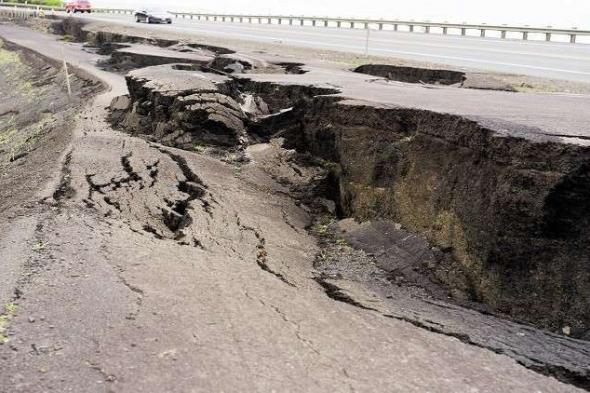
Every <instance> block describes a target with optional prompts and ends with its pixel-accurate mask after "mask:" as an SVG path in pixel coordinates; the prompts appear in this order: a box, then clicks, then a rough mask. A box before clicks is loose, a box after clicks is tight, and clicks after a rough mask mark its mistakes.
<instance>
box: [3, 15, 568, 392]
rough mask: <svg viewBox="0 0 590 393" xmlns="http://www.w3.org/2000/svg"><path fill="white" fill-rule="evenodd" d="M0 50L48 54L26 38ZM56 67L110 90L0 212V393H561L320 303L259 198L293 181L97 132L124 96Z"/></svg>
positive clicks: (512, 367) (277, 196)
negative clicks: (18, 201)
mask: <svg viewBox="0 0 590 393" xmlns="http://www.w3.org/2000/svg"><path fill="white" fill-rule="evenodd" d="M0 33H1V34H2V35H11V37H10V38H11V40H13V41H16V42H18V44H19V45H23V46H26V47H28V48H30V49H32V50H35V51H39V52H41V53H44V54H45V55H46V56H49V57H54V56H55V54H59V53H60V50H61V49H60V46H61V44H60V43H59V42H58V41H56V40H55V39H54V38H53V37H49V36H45V35H42V34H39V33H33V32H31V31H27V30H21V29H12V28H10V27H7V26H2V29H1V30H0ZM65 51H66V53H67V56H68V57H69V58H71V59H72V63H73V65H75V66H76V67H78V68H79V69H81V70H83V71H84V72H86V73H90V74H92V75H94V76H95V77H97V78H99V79H101V80H102V81H103V82H104V83H105V84H107V85H108V86H109V87H110V89H109V90H108V91H107V92H105V93H102V94H101V95H99V96H98V97H96V98H95V99H92V100H89V101H88V102H87V103H86V105H85V106H84V108H83V109H82V112H81V113H80V115H79V116H78V119H77V122H76V124H75V127H74V130H73V134H72V136H71V140H70V145H69V146H68V147H67V148H66V149H65V151H64V153H63V155H62V163H61V166H59V167H56V168H55V170H54V171H52V176H50V177H48V179H47V181H48V184H47V185H41V184H39V185H38V189H37V195H36V200H37V201H43V202H42V203H36V204H34V205H32V206H31V207H30V208H28V209H27V210H25V211H19V212H18V213H14V214H9V213H10V212H11V210H10V209H9V210H8V211H4V212H2V221H1V222H0V229H1V231H0V249H11V250H15V251H16V248H14V247H12V246H11V245H14V244H18V245H19V246H20V248H19V249H18V252H13V253H8V254H3V261H2V265H1V269H12V270H16V271H19V272H20V274H19V275H18V278H17V279H15V275H8V276H6V277H7V278H5V279H4V277H5V276H3V275H2V276H0V277H3V281H2V282H1V284H2V286H3V287H10V288H16V291H14V294H13V296H12V298H11V299H4V298H3V299H1V301H2V303H4V304H6V303H8V302H14V303H15V304H16V305H17V311H16V312H15V314H14V316H13V317H12V318H11V320H10V323H9V326H8V329H7V334H8V336H9V341H8V342H7V343H6V344H4V345H0V359H1V362H2V367H1V368H0V391H2V392H6V393H8V392H10V393H13V392H27V393H29V392H33V393H35V392H46V391H59V392H145V391H149V392H221V391H224V392H238V391H239V392H244V391H248V392H271V391H289V392H315V391H317V392H320V391H337V392H349V391H350V392H354V391H359V392H360V391H365V392H369V391H370V392H376V391H382V392H425V391H433V392H434V391H436V392H506V391H513V392H568V391H572V392H573V391H578V389H576V388H574V387H572V386H570V385H566V384H563V383H561V382H558V381H557V380H556V379H554V378H551V377H546V376H543V375H540V374H538V373H535V372H533V371H530V370H528V369H526V368H524V367H523V366H521V365H519V364H517V363H516V361H514V360H513V359H511V358H509V357H507V356H504V355H499V354H496V353H493V352H491V351H489V350H486V349H482V348H478V347H476V346H471V345H468V344H465V343H463V342H461V341H459V340H458V339H456V338H453V337H449V336H446V335H442V334H436V333H433V332H430V331H428V330H425V329H422V328H420V327H417V326H414V325H413V324H411V323H407V322H405V321H401V320H396V319H392V318H386V317H384V316H383V315H382V314H381V313H380V312H376V311H372V310H367V309H363V308H359V307H355V306H353V305H350V304H347V303H344V302H341V301H336V300H334V299H332V298H330V297H329V296H327V295H326V291H325V288H323V287H322V286H321V285H319V284H318V283H317V282H316V281H315V280H314V277H313V273H312V270H313V261H314V258H315V255H316V253H317V251H318V246H317V244H316V240H315V239H314V238H313V237H312V236H310V235H309V234H308V233H307V231H306V230H305V228H306V226H308V225H309V224H310V220H311V217H310V216H309V213H308V212H307V211H306V210H305V209H303V208H302V207H301V206H298V204H297V203H296V201H295V200H294V199H293V198H290V197H289V195H288V193H287V192H286V190H285V186H283V185H281V184H279V183H277V182H276V181H275V180H274V177H276V174H277V173H279V174H282V175H285V176H289V174H290V173H291V172H292V171H293V168H292V167H290V166H289V165H287V164H286V163H285V162H283V161H281V160H277V156H280V155H282V154H283V153H284V149H282V148H281V147H280V146H278V145H275V144H272V143H269V144H260V145H254V146H251V147H250V148H249V149H250V150H249V154H250V155H251V156H252V157H253V160H252V161H251V163H249V164H246V165H244V166H236V165H232V164H231V163H227V162H224V161H223V160H220V159H218V158H215V157H212V156H208V155H205V154H197V153H188V152H184V151H180V150H175V149H172V148H166V147H162V146H159V145H155V144H152V143H148V142H146V141H144V140H142V139H139V138H135V137H131V136H129V135H126V134H123V133H120V132H117V131H114V130H112V129H111V128H110V126H109V125H108V123H107V122H106V120H105V118H106V114H107V113H106V109H105V107H106V106H107V105H108V103H109V102H110V100H111V98H113V97H114V96H116V95H119V94H121V92H122V91H124V88H125V86H124V84H123V79H122V78H121V77H119V76H117V75H114V74H109V73H106V72H104V71H101V70H98V69H97V68H95V67H94V65H93V64H94V63H93V62H94V61H95V60H96V58H95V56H94V55H92V54H89V53H86V52H82V51H80V50H79V49H78V47H76V46H67V47H66V48H65ZM68 157H69V158H68ZM156 169H157V170H156ZM299 170H300V171H301V170H303V171H304V172H303V174H304V176H312V175H313V173H310V172H306V171H307V169H305V168H303V169H299ZM309 171H311V169H309ZM89 179H90V181H89ZM197 179H198V181H196V180H197ZM189 185H196V186H198V188H193V191H194V190H196V189H198V190H200V191H194V193H193V192H187V191H186V190H187V187H188V186H189ZM60 187H64V188H63V189H64V190H67V191H68V192H67V193H65V194H62V193H58V195H57V196H56V195H55V194H54V190H56V189H60ZM183 190H184V191H183ZM187 196H188V197H187ZM179 201H180V202H183V201H184V203H185V204H186V206H185V208H184V209H182V208H180V205H179ZM181 204H182V203H181ZM165 209H169V210H172V213H170V214H169V215H168V217H172V218H173V219H169V220H165V219H162V217H163V215H162V214H161V213H162V211H163V210H165ZM164 216H166V215H164ZM179 216H180V217H179ZM171 223H176V224H174V225H171ZM179 223H180V224H179ZM349 290H350V291H352V292H354V291H355V288H353V287H351V288H349ZM0 293H1V294H4V291H2V292H0ZM368 301H370V300H368Z"/></svg>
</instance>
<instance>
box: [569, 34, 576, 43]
mask: <svg viewBox="0 0 590 393" xmlns="http://www.w3.org/2000/svg"><path fill="white" fill-rule="evenodd" d="M570 43H572V44H575V43H576V35H575V34H570Z"/></svg>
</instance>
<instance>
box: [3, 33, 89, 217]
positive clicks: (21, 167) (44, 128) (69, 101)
mask: <svg viewBox="0 0 590 393" xmlns="http://www.w3.org/2000/svg"><path fill="white" fill-rule="evenodd" d="M0 71H1V72H0V90H1V93H0V96H1V99H0V173H2V176H1V177H0V212H3V211H4V210H6V209H9V208H11V207H18V206H21V205H22V204H23V202H26V200H32V199H34V198H35V196H36V195H37V193H38V192H39V191H40V189H41V188H42V187H43V186H44V184H45V183H47V181H48V180H49V179H50V175H51V173H52V171H53V169H55V166H57V165H59V161H60V156H62V155H63V153H64V151H65V150H66V148H67V145H68V144H69V141H70V139H71V131H72V126H73V124H74V122H75V117H76V114H77V113H78V111H79V109H80V105H81V102H82V100H83V99H85V98H87V97H88V96H91V95H93V94H94V93H95V92H96V91H97V90H98V89H99V86H98V85H97V84H96V83H94V82H90V81H86V80H82V79H80V78H78V77H76V76H75V75H70V76H71V77H70V84H71V90H72V95H71V97H68V93H67V86H66V77H65V73H64V72H63V69H60V67H59V66H58V65H57V64H55V63H54V62H48V60H47V59H45V58H43V57H42V56H40V55H37V54H35V53H33V52H30V51H24V50H22V49H19V48H16V47H14V46H13V45H10V44H8V43H3V42H2V41H0ZM25 195H26V196H27V197H25V200H23V196H25Z"/></svg>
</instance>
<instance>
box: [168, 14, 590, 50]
mask: <svg viewBox="0 0 590 393" xmlns="http://www.w3.org/2000/svg"><path fill="white" fill-rule="evenodd" d="M171 14H173V15H175V16H176V18H190V19H197V20H206V21H214V22H218V21H221V22H228V21H229V22H234V23H235V22H238V23H255V22H257V23H259V24H263V23H264V24H273V22H274V24H278V25H281V24H288V25H300V26H304V25H306V23H307V25H311V26H321V27H336V28H351V29H354V28H357V26H359V25H360V26H362V27H363V28H364V29H370V28H374V29H376V30H383V29H384V27H385V26H391V27H393V31H398V30H399V27H400V26H407V27H408V31H409V32H415V31H416V28H422V29H423V32H424V33H426V34H428V33H430V32H431V29H432V28H440V29H441V30H442V34H444V35H447V34H449V30H451V29H456V30H458V31H459V32H460V35H462V36H465V35H467V32H468V31H469V30H477V31H479V34H480V36H481V37H486V32H488V31H499V32H500V36H501V38H503V39H506V38H507V34H508V33H509V32H510V33H521V34H522V36H521V37H522V39H523V40H528V39H529V34H534V33H537V34H545V40H546V41H551V39H552V36H553V35H564V36H569V38H570V42H571V43H575V42H576V38H577V36H590V30H578V29H577V28H576V27H573V28H571V29H556V28H553V27H551V26H548V27H530V26H509V25H488V24H479V25H478V24H467V23H446V22H445V23H436V22H420V21H408V20H384V19H354V18H350V19H349V18H332V17H316V16H293V15H288V16H285V15H275V16H269V15H237V14H204V13H184V12H171ZM330 25H331V26H330Z"/></svg>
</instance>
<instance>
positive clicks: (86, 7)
mask: <svg viewBox="0 0 590 393" xmlns="http://www.w3.org/2000/svg"><path fill="white" fill-rule="evenodd" d="M65 8H66V12H67V13H68V14H69V13H70V12H72V13H76V12H88V13H90V12H92V6H91V5H90V2H89V1H88V0H74V1H68V2H67V3H66V5H65Z"/></svg>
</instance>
